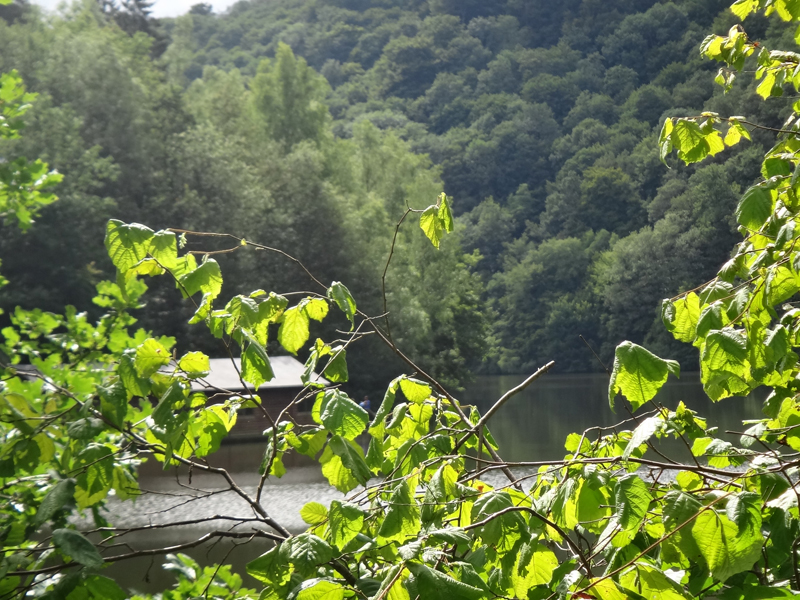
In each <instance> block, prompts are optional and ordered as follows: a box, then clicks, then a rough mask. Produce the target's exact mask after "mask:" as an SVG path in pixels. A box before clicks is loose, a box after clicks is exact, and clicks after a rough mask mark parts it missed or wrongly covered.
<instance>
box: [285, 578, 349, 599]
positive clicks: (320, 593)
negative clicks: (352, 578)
mask: <svg viewBox="0 0 800 600" xmlns="http://www.w3.org/2000/svg"><path fill="white" fill-rule="evenodd" d="M344 592H345V588H344V587H342V586H341V585H340V584H338V583H334V582H333V581H329V580H327V579H310V580H308V581H304V582H303V583H302V584H301V585H300V586H299V587H298V588H297V589H296V590H294V591H293V592H292V594H290V596H289V600H344Z"/></svg>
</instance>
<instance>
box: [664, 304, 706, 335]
mask: <svg viewBox="0 0 800 600" xmlns="http://www.w3.org/2000/svg"><path fill="white" fill-rule="evenodd" d="M662 318H663V321H664V325H665V326H666V328H667V331H669V332H671V333H672V335H673V336H675V339H676V340H678V341H681V342H687V343H691V342H693V341H694V338H695V336H696V334H697V320H698V319H699V318H700V298H699V297H698V295H697V294H695V293H694V292H691V293H689V294H687V295H686V296H684V297H683V298H679V299H678V300H675V301H674V302H670V301H669V300H664V305H663V309H662Z"/></svg>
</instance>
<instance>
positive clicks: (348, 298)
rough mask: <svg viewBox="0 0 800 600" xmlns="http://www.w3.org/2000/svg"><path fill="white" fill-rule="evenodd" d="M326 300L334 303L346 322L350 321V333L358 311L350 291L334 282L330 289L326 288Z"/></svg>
mask: <svg viewBox="0 0 800 600" xmlns="http://www.w3.org/2000/svg"><path fill="white" fill-rule="evenodd" d="M328 298H330V299H331V300H333V301H334V302H336V306H338V307H339V310H341V311H342V312H343V313H344V314H345V316H346V317H347V320H348V321H350V331H352V330H353V326H354V324H355V316H356V311H357V310H358V309H357V307H356V301H355V298H353V295H352V294H351V293H350V290H348V289H347V287H346V286H345V285H344V284H343V283H341V282H339V281H334V282H333V283H331V287H329V288H328Z"/></svg>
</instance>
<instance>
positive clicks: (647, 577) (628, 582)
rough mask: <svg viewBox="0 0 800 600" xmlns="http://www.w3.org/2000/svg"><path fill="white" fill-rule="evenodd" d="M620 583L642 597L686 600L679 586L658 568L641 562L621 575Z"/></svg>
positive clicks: (660, 599) (662, 599) (661, 599)
mask: <svg viewBox="0 0 800 600" xmlns="http://www.w3.org/2000/svg"><path fill="white" fill-rule="evenodd" d="M620 584H621V585H622V587H624V588H626V589H628V590H631V591H633V592H634V594H637V595H641V597H642V598H658V599H659V600H686V595H685V593H683V591H682V590H681V588H680V586H678V585H676V583H675V582H674V581H672V580H671V579H670V578H669V577H667V576H666V575H664V573H662V572H661V571H660V570H658V569H654V568H653V567H651V566H650V565H648V564H646V563H643V562H639V563H636V568H634V569H630V570H628V571H627V572H626V573H625V574H623V575H621V576H620Z"/></svg>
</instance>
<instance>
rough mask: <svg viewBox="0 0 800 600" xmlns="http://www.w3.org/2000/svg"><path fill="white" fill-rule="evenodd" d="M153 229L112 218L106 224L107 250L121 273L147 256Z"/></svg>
mask: <svg viewBox="0 0 800 600" xmlns="http://www.w3.org/2000/svg"><path fill="white" fill-rule="evenodd" d="M152 237H153V230H152V229H150V228H149V227H145V226H144V225H139V224H138V223H131V224H130V225H126V224H124V223H123V222H122V221H117V220H116V219H112V220H110V221H109V222H108V225H107V226H106V239H105V244H106V250H108V255H109V257H111V262H112V263H114V266H115V267H117V269H118V270H119V271H120V272H121V273H125V272H126V271H128V270H130V269H132V268H133V267H134V265H136V263H138V262H139V261H140V260H143V259H145V258H146V257H147V254H148V252H149V251H150V240H151V239H152Z"/></svg>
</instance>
